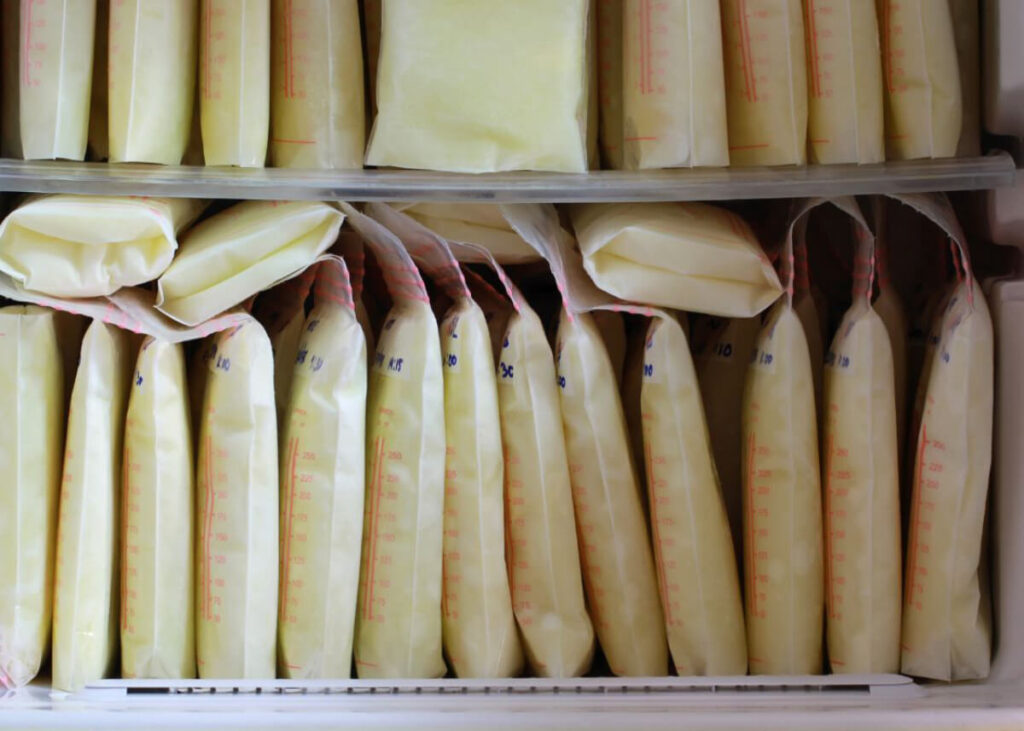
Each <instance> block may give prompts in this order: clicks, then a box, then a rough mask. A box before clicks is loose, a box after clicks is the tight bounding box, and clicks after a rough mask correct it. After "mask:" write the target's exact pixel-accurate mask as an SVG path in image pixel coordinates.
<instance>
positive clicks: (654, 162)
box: [618, 0, 729, 169]
mask: <svg viewBox="0 0 1024 731" xmlns="http://www.w3.org/2000/svg"><path fill="white" fill-rule="evenodd" d="M622 12H623V18H622V21H621V23H622V34H623V41H622V43H623V46H624V47H623V52H622V57H623V70H624V75H623V76H622V77H621V78H620V79H619V80H618V81H619V83H620V84H622V90H623V91H622V94H623V100H622V114H623V117H624V121H623V123H622V124H623V145H624V150H625V153H624V158H625V166H626V167H627V168H634V169H635V168H662V167H698V166H720V165H728V164H729V141H728V127H727V123H726V116H725V75H724V71H723V66H722V64H723V61H722V24H721V15H720V13H719V8H718V3H717V2H707V0H670V1H669V2H653V1H652V0H626V1H625V3H624V4H623V11H622Z"/></svg>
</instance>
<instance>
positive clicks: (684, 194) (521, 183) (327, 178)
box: [0, 152, 1016, 203]
mask: <svg viewBox="0 0 1024 731" xmlns="http://www.w3.org/2000/svg"><path fill="white" fill-rule="evenodd" d="M1015 173H1016V170H1015V166H1014V161H1013V158H1012V157H1011V156H1010V155H1009V154H1008V153H1006V152H997V153H994V154H991V155H987V156H985V157H976V158H960V159H947V160H913V161H903V162H888V163H881V164H877V165H813V166H809V167H802V168H797V167H781V168H718V169H707V168H701V169H674V170H651V171H610V170H604V171H595V172H592V173H588V174H585V175H575V174H560V173H498V174H485V175H461V174H452V173H433V172H426V171H411V170H356V171H340V170H290V169H283V168H211V167H162V166H155V165H110V164H106V163H79V162H50V161H45V162H42V161H22V160H6V159H5V160H0V190H2V191H16V192H24V193H79V194H90V195H139V196H170V197H184V198H228V199H263V200H276V199H288V200H335V199H341V200H347V201H353V202H355V201H370V200H416V201H455V200H460V201H497V202H505V203H526V202H544V203H573V202H600V201H618V202H623V201H686V200H703V201H712V200H737V199H745V198H801V197H812V196H838V195H869V194H877V193H923V192H929V191H956V190H983V189H991V188H999V187H1004V186H1009V185H1013V183H1014V177H1015Z"/></svg>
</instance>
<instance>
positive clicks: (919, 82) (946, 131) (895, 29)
mask: <svg viewBox="0 0 1024 731" xmlns="http://www.w3.org/2000/svg"><path fill="white" fill-rule="evenodd" d="M876 2H877V4H878V6H879V7H880V11H879V19H880V20H881V30H882V63H883V64H884V69H885V90H886V94H885V147H886V149H885V152H886V156H887V157H888V158H889V159H890V160H915V159H918V158H934V157H952V156H953V155H955V154H956V149H957V144H958V142H959V141H960V129H961V122H962V115H963V100H962V99H961V88H960V69H959V67H958V65H957V56H956V38H955V36H954V31H953V21H952V18H951V14H950V8H949V3H948V1H944V2H936V1H935V0H876Z"/></svg>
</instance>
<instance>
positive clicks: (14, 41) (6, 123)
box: [0, 0, 21, 160]
mask: <svg viewBox="0 0 1024 731" xmlns="http://www.w3.org/2000/svg"><path fill="white" fill-rule="evenodd" d="M20 5H21V0H4V2H3V12H2V13H0V53H2V54H3V56H2V57H0V94H2V95H3V96H2V98H0V155H3V156H4V157H11V158H14V159H15V160H20V159H21V113H20V112H19V111H18V97H19V96H20V95H21V89H20V82H19V81H18V79H19V78H20V76H21V68H20V66H19V64H18V57H19V55H20V54H21V49H20V46H21V43H20V42H19V39H20V38H21V9H20V7H19V6H20Z"/></svg>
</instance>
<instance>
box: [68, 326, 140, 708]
mask: <svg viewBox="0 0 1024 731" xmlns="http://www.w3.org/2000/svg"><path fill="white" fill-rule="evenodd" d="M134 357H135V352H134V348H133V347H132V338H131V337H130V336H129V334H128V333H127V332H125V331H123V330H119V329H117V328H116V327H114V326H113V325H107V324H106V323H104V322H100V321H99V320H93V322H92V324H91V325H90V326H89V329H88V330H87V331H86V333H85V338H84V339H83V341H82V356H81V361H80V363H79V365H78V375H77V376H76V377H75V386H74V388H73V389H72V392H71V408H70V410H69V413H68V424H67V440H66V442H65V446H64V478H63V484H62V485H61V494H60V518H59V521H58V528H57V567H56V579H55V582H54V604H53V668H52V673H53V687H54V688H57V689H59V690H66V691H77V690H80V689H81V688H82V687H83V686H84V685H86V684H87V683H90V682H92V681H94V680H99V679H100V678H103V677H106V676H107V675H108V674H110V673H111V672H113V671H114V669H115V668H116V666H117V658H116V650H117V637H118V619H119V612H118V608H119V604H120V602H119V597H118V594H119V592H118V590H117V589H118V553H119V551H118V546H119V544H118V535H119V533H120V528H119V521H120V518H121V510H120V503H121V477H122V471H121V468H122V465H121V459H122V456H123V455H122V444H123V436H124V418H125V406H126V404H127V399H128V387H129V384H130V382H131V368H132V363H133V361H134Z"/></svg>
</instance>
